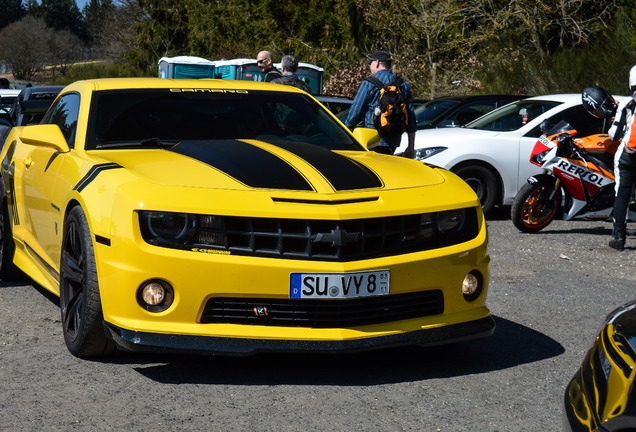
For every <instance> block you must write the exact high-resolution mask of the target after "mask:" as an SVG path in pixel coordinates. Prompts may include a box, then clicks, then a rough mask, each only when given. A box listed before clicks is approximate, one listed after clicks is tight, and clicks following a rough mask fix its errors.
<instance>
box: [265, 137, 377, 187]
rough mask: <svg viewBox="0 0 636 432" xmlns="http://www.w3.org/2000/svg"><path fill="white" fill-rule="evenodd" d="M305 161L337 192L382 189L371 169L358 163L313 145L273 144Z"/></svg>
mask: <svg viewBox="0 0 636 432" xmlns="http://www.w3.org/2000/svg"><path fill="white" fill-rule="evenodd" d="M272 144H274V145H276V146H278V147H280V148H283V149H285V150H287V151H289V152H291V153H293V154H295V155H296V156H298V157H300V158H302V159H304V160H305V161H306V162H308V163H309V164H311V165H312V166H313V167H314V168H316V169H317V170H318V171H320V173H321V174H322V175H323V176H325V178H326V179H327V181H329V183H331V185H332V186H333V187H334V189H336V190H353V189H369V188H378V187H382V186H383V184H382V180H381V179H380V178H379V177H378V176H377V175H376V174H375V173H374V172H373V171H371V170H370V169H369V168H367V167H365V166H364V165H361V164H359V163H358V162H356V161H354V160H352V159H349V158H347V157H345V156H342V155H340V154H338V153H335V152H332V151H330V150H327V149H325V148H323V147H319V146H317V145H313V144H307V143H298V142H295V143H286V142H281V141H277V142H274V143H272Z"/></svg>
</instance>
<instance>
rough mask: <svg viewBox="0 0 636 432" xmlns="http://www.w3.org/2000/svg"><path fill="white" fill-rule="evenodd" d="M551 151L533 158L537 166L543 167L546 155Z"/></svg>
mask: <svg viewBox="0 0 636 432" xmlns="http://www.w3.org/2000/svg"><path fill="white" fill-rule="evenodd" d="M551 150H552V149H549V150H546V151H544V152H543V153H539V154H538V155H535V156H534V158H533V159H534V161H535V162H536V163H537V164H539V165H543V162H544V161H545V158H546V156H547V155H548V153H550V151H551Z"/></svg>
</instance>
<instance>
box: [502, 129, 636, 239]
mask: <svg viewBox="0 0 636 432" xmlns="http://www.w3.org/2000/svg"><path fill="white" fill-rule="evenodd" d="M575 135H576V130H575V129H574V128H573V127H572V126H570V125H569V124H568V123H567V122H564V121H562V122H560V123H559V124H557V125H556V126H554V127H553V128H551V129H550V130H548V131H547V132H545V133H544V134H543V135H542V136H541V137H540V138H539V140H538V141H537V143H536V144H535V146H534V149H533V150H532V154H531V155H530V162H531V163H533V164H535V165H537V166H539V167H541V168H542V169H543V173H542V174H539V175H534V176H532V177H530V178H528V183H527V184H525V185H524V186H523V187H522V188H521V189H520V190H519V192H518V193H517V196H516V197H515V199H514V201H513V204H512V208H511V219H512V222H513V223H514V225H515V226H516V227H517V228H518V229H519V230H520V231H523V232H529V233H532V232H537V231H540V230H542V229H543V228H545V227H546V226H548V224H550V222H552V221H553V220H554V219H555V217H556V216H557V215H558V214H559V210H560V209H561V210H562V214H563V220H566V221H568V220H573V219H588V220H589V219H594V220H606V219H608V218H610V217H611V215H612V210H613V206H614V193H615V191H614V185H615V179H614V155H615V153H616V149H617V148H618V145H619V141H612V140H611V139H610V138H609V135H607V134H596V135H590V136H586V137H582V138H576V137H575ZM634 216H636V215H635V214H632V211H631V209H630V214H628V219H633V217H634Z"/></svg>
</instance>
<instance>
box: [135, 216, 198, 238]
mask: <svg viewBox="0 0 636 432" xmlns="http://www.w3.org/2000/svg"><path fill="white" fill-rule="evenodd" d="M140 220H141V230H142V233H143V234H144V238H146V240H150V243H176V244H182V245H184V244H188V243H190V242H191V240H192V238H193V237H194V235H195V232H196V217H195V216H194V215H190V214H186V213H171V212H154V211H142V212H140Z"/></svg>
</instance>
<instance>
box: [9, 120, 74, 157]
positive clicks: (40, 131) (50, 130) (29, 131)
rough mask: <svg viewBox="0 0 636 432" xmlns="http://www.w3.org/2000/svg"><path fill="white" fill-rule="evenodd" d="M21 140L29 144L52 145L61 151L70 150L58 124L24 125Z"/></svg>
mask: <svg viewBox="0 0 636 432" xmlns="http://www.w3.org/2000/svg"><path fill="white" fill-rule="evenodd" d="M20 140H21V141H22V142H23V143H25V144H29V145H34V146H41V147H50V148H53V149H55V150H57V151H59V152H60V153H66V152H68V151H69V150H70V149H69V147H68V144H67V142H66V138H64V135H63V134H62V131H61V130H60V127H59V126H58V125H56V124H46V125H33V126H24V127H23V128H22V131H20Z"/></svg>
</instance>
